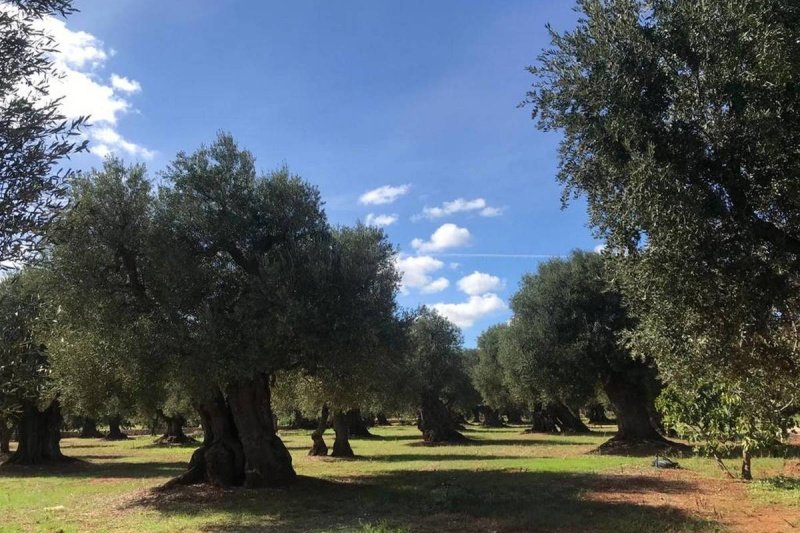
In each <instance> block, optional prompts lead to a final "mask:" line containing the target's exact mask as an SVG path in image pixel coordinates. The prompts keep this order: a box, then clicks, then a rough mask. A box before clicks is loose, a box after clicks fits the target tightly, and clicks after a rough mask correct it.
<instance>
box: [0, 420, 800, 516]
mask: <svg viewBox="0 0 800 533" xmlns="http://www.w3.org/2000/svg"><path fill="white" fill-rule="evenodd" d="M521 430H522V428H520V427H511V428H502V429H492V430H488V429H482V428H478V427H472V428H470V429H469V430H468V431H467V435H468V436H469V437H470V438H471V439H473V443H472V444H469V445H460V446H423V445H421V444H420V435H419V432H418V431H417V430H416V429H415V428H413V427H410V426H402V427H397V426H396V427H391V428H376V429H374V433H375V437H374V438H372V439H358V440H353V449H354V450H355V452H356V453H357V454H358V455H359V457H358V458H356V459H354V460H340V459H332V458H311V457H308V456H307V455H306V451H307V449H308V447H309V445H310V442H311V441H310V438H309V436H308V432H295V431H282V432H281V435H282V436H283V438H284V441H285V442H286V444H287V446H288V447H289V450H290V451H291V452H292V455H293V458H294V464H295V467H296V470H297V473H298V474H299V475H300V479H299V480H298V482H297V483H296V484H295V485H293V486H292V487H290V488H288V489H270V490H244V489H237V490H221V489H216V488H213V487H204V486H200V487H189V488H186V489H179V490H177V491H174V492H171V493H169V494H160V493H159V494H154V493H152V492H151V491H150V490H149V489H150V488H151V487H153V486H156V485H159V484H161V483H163V482H164V481H166V480H167V479H169V478H170V477H171V476H174V475H176V474H178V473H180V472H182V471H183V469H184V468H185V464H186V461H188V458H189V456H190V455H191V451H192V447H161V446H155V445H153V444H152V438H150V437H137V438H134V439H130V440H127V441H121V442H104V441H101V440H94V439H64V441H63V442H62V447H63V449H64V452H65V454H67V455H70V456H72V457H76V458H79V459H82V460H83V461H85V463H78V464H71V465H69V466H66V467H60V468H59V469H58V471H55V472H54V471H52V470H48V469H47V468H41V469H22V468H16V467H15V468H12V469H3V470H0V531H31V530H33V531H86V530H97V531H170V532H172V531H231V530H232V531H262V530H274V531H636V532H648V531H719V530H725V529H727V528H729V527H732V528H734V529H736V528H737V523H738V522H737V520H738V518H737V517H739V514H741V515H742V516H741V517H740V518H741V519H742V520H747V519H748V517H752V516H756V517H758V516H762V517H767V518H769V517H771V516H772V515H774V514H775V513H781V516H779V517H778V518H780V519H781V520H780V521H779V522H780V523H783V522H786V524H790V525H796V526H797V527H799V528H800V502H798V495H799V494H800V484H798V482H797V479H794V478H788V477H776V476H777V475H779V474H781V473H782V472H783V469H784V461H783V460H782V459H758V460H757V461H756V462H755V463H754V467H755V468H756V474H757V475H760V476H761V477H762V478H764V479H762V480H761V481H757V482H754V483H752V484H750V485H749V486H747V487H745V486H744V485H743V484H742V483H738V482H733V481H728V480H724V479H722V477H721V474H720V473H719V471H718V469H717V468H716V466H715V465H714V463H713V462H712V461H709V460H707V459H701V458H691V459H684V460H681V464H682V465H683V466H685V467H686V469H685V470H681V471H679V472H668V471H663V470H655V469H652V468H650V467H649V461H650V458H642V457H619V456H600V455H594V454H590V453H588V452H590V451H591V450H592V449H594V448H595V447H596V446H597V445H599V444H600V443H601V442H603V441H604V440H605V438H607V435H604V434H603V433H600V432H598V433H595V434H593V435H589V436H586V435H576V436H549V435H541V434H522V433H521ZM329 438H330V439H332V436H331V437H329ZM703 498H705V500H703ZM703 501H708V502H709V503H708V504H707V505H706V504H703V503H702V502H703ZM737 513H739V514H737ZM784 515H785V516H784ZM739 522H740V521H739ZM756 523H765V522H756ZM739 525H741V524H739ZM786 527H787V528H788V527H790V526H789V525H787V526H786ZM740 529H742V530H746V525H745V526H742V527H740Z"/></svg>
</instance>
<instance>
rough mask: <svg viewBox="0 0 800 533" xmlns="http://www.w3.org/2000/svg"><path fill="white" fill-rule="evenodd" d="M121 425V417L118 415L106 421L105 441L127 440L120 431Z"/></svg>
mask: <svg viewBox="0 0 800 533" xmlns="http://www.w3.org/2000/svg"><path fill="white" fill-rule="evenodd" d="M121 424H122V417H121V416H119V415H114V416H112V417H111V418H109V419H108V435H106V440H125V439H127V438H128V435H126V434H125V433H123V432H122V429H120V425H121Z"/></svg>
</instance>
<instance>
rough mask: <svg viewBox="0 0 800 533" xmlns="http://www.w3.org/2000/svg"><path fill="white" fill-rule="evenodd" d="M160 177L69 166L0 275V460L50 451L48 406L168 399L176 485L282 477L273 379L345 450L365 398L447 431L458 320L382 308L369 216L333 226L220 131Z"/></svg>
mask: <svg viewBox="0 0 800 533" xmlns="http://www.w3.org/2000/svg"><path fill="white" fill-rule="evenodd" d="M162 178H163V179H162V182H163V185H162V186H161V187H160V188H159V189H158V190H157V191H155V190H153V189H152V186H151V184H150V181H149V180H148V179H147V176H146V170H145V168H144V167H143V166H139V165H134V166H125V165H124V164H123V163H122V162H120V161H118V160H115V159H108V160H107V161H106V163H105V165H104V166H103V168H102V169H100V170H97V171H93V172H90V173H87V174H85V175H82V176H79V177H77V178H75V179H74V180H72V182H71V187H70V196H69V198H68V199H69V203H68V205H67V206H66V208H65V209H64V210H63V212H62V213H61V214H60V215H59V217H58V218H57V220H56V222H55V224H54V225H52V226H51V227H50V228H49V230H48V233H47V238H48V243H49V248H48V249H47V250H46V254H45V256H44V260H43V261H42V262H40V263H39V264H38V265H37V266H35V267H30V268H27V269H25V270H24V271H23V272H22V273H20V274H18V275H15V276H9V277H8V278H6V279H5V280H4V281H3V282H2V285H0V287H1V288H2V291H0V292H2V293H3V299H2V302H3V305H4V306H6V309H7V312H5V313H4V319H3V329H4V339H3V344H2V346H0V349H2V365H3V366H2V368H3V369H6V370H10V371H11V372H13V373H14V374H13V375H7V376H4V379H3V383H4V385H8V387H7V390H5V389H4V391H3V397H4V398H5V399H6V401H5V402H4V404H5V405H6V406H7V412H8V413H9V414H11V412H12V411H13V410H14V409H16V411H17V415H16V418H17V419H18V420H19V423H18V433H19V439H20V444H19V446H18V449H17V452H16V453H15V454H14V455H13V456H12V457H11V459H10V461H11V462H22V463H35V462H38V461H41V460H44V459H56V458H60V451H59V450H58V446H57V443H58V425H59V409H60V406H61V405H62V404H66V405H67V406H68V407H69V408H71V409H72V408H75V407H79V408H80V409H81V410H82V411H84V412H86V413H97V412H99V410H100V407H99V406H103V408H105V409H106V410H107V411H108V410H109V408H110V409H111V412H112V413H114V414H118V413H121V412H125V411H126V410H130V409H132V408H134V406H135V407H136V408H138V409H144V410H149V411H155V410H158V409H160V408H161V407H162V406H163V405H164V404H165V403H166V402H168V400H170V398H175V397H178V398H181V399H183V402H182V406H183V412H181V411H180V410H179V411H178V412H176V413H173V414H172V415H171V416H172V417H173V418H177V417H178V416H184V415H185V414H186V413H185V409H186V406H187V405H190V406H191V407H192V408H193V410H196V412H197V413H198V415H199V418H200V419H201V421H202V426H203V430H204V433H205V435H204V442H203V446H202V447H200V448H199V449H198V450H197V451H196V452H195V453H194V455H193V456H192V461H191V463H190V467H189V470H188V472H187V473H186V474H185V475H184V476H182V477H181V478H180V479H179V480H178V481H179V482H197V481H212V482H215V483H218V484H222V485H239V484H246V485H248V486H261V485H274V484H282V483H287V482H289V481H291V480H292V479H293V477H294V470H293V468H292V465H291V457H290V455H289V453H288V451H287V450H286V448H285V446H284V445H283V443H282V442H281V440H280V438H279V437H278V436H277V434H276V430H275V425H274V422H273V413H272V403H271V390H272V388H273V387H274V386H275V382H276V380H277V379H282V378H284V377H286V376H287V375H288V376H290V378H289V379H288V380H287V382H289V383H294V384H295V389H296V390H295V391H294V394H295V395H298V396H301V397H302V396H305V397H306V400H307V397H308V396H313V397H314V399H315V401H317V402H319V403H320V404H321V405H320V406H319V407H320V408H321V407H322V405H327V406H329V408H331V409H333V412H334V416H333V424H334V429H335V430H336V433H337V443H339V444H340V446H339V448H342V449H344V450H345V452H344V453H343V454H351V453H352V451H350V450H349V444H347V443H346V440H347V435H346V430H342V424H341V418H342V415H343V413H344V411H346V410H348V409H352V408H358V407H362V406H367V405H369V404H383V405H388V404H389V402H390V401H394V402H395V403H396V404H397V405H396V406H395V407H396V408H406V409H411V408H416V409H419V419H420V424H419V425H420V430H421V431H422V432H423V436H424V438H425V439H426V440H428V441H443V440H453V439H456V438H459V437H460V435H459V434H458V432H457V431H456V428H455V425H454V422H453V416H452V412H451V410H450V409H448V406H447V404H448V403H452V402H451V400H452V398H453V397H455V395H456V394H455V393H454V392H453V390H456V391H458V389H459V387H460V386H461V384H463V383H465V382H467V383H468V379H466V372H465V370H464V358H463V353H462V348H461V342H462V341H461V336H460V332H459V331H458V330H457V328H455V326H453V325H452V324H450V323H449V322H447V321H446V320H445V319H443V318H442V317H440V316H438V315H436V314H435V313H433V312H431V311H429V310H426V309H421V310H419V311H415V312H412V313H402V312H400V310H398V308H397V305H396V301H395V295H396V291H397V287H398V282H399V277H398V274H397V272H396V270H395V268H394V254H395V251H394V249H393V247H392V246H391V245H390V244H389V243H388V242H387V240H386V237H385V235H384V234H383V233H382V232H381V231H380V230H379V229H377V228H372V227H366V226H361V225H359V226H356V227H352V228H347V227H339V228H335V227H331V226H330V225H329V224H328V222H327V220H326V217H325V214H324V211H323V210H322V202H321V199H320V197H319V194H318V192H317V190H316V189H315V188H314V187H312V186H311V185H309V184H308V183H306V182H304V181H303V180H301V179H300V178H297V177H294V176H291V175H289V173H288V171H286V170H285V169H281V170H279V171H277V172H273V173H271V174H267V175H259V174H258V173H257V172H256V171H255V164H254V160H253V157H252V155H251V154H250V153H249V152H247V151H246V150H241V149H239V148H238V147H237V145H236V144H235V142H234V141H233V139H232V138H231V137H230V136H228V135H220V136H219V137H218V139H217V140H216V141H215V142H214V143H213V144H212V145H210V146H208V147H203V148H201V149H199V150H197V151H196V152H195V153H193V154H190V155H187V154H179V155H178V156H177V157H176V159H175V160H174V161H173V163H172V164H171V165H170V166H169V167H168V169H167V171H166V172H164V174H163V176H162ZM5 317H14V318H15V320H18V321H19V324H18V325H15V324H14V323H11V322H8V321H6V320H5ZM18 361H19V362H18ZM26 365H27V366H26ZM18 384H24V385H25V386H26V387H28V388H29V389H28V390H27V391H22V390H16V389H15V387H16V386H17V385H18ZM393 384H397V389H396V390H392V385H393ZM303 389H305V390H303ZM173 403H174V400H173ZM20 406H21V408H20ZM323 427H324V426H323ZM320 437H321V435H320ZM45 444H47V445H45ZM336 448H337V447H336V446H335V449H336Z"/></svg>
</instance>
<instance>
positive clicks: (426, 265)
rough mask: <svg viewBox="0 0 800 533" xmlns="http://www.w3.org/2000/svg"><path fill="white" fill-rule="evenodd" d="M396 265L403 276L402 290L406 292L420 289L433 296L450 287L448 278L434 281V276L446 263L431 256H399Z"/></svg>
mask: <svg viewBox="0 0 800 533" xmlns="http://www.w3.org/2000/svg"><path fill="white" fill-rule="evenodd" d="M395 265H396V266H397V270H398V271H399V272H400V275H401V276H402V278H401V281H400V288H401V290H403V291H405V292H408V289H419V290H420V291H422V292H426V293H427V294H431V293H434V292H439V291H443V290H444V289H446V288H447V287H448V286H449V285H450V282H449V281H447V279H446V278H438V279H433V276H432V274H433V273H434V272H436V271H437V270H440V269H441V268H442V267H443V266H444V263H443V262H442V261H439V260H438V259H435V258H433V257H431V256H429V255H415V256H409V257H401V256H398V257H397V259H395ZM437 289H438V290H437Z"/></svg>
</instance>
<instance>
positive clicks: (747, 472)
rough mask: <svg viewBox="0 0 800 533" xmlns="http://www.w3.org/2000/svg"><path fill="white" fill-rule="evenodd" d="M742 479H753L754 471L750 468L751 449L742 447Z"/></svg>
mask: <svg viewBox="0 0 800 533" xmlns="http://www.w3.org/2000/svg"><path fill="white" fill-rule="evenodd" d="M742 479H744V480H746V481H750V480H752V479H753V472H752V470H751V469H750V450H748V449H747V448H742Z"/></svg>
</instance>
